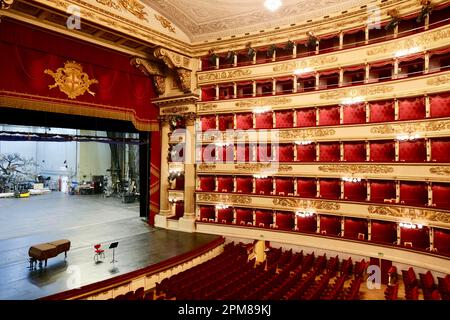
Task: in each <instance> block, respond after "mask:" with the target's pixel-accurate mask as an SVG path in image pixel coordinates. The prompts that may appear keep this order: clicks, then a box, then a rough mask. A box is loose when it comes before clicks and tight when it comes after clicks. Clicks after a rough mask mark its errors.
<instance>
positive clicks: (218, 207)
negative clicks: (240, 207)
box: [216, 203, 230, 210]
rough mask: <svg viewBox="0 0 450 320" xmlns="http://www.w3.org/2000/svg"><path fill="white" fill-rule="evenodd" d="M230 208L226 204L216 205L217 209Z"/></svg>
mask: <svg viewBox="0 0 450 320" xmlns="http://www.w3.org/2000/svg"><path fill="white" fill-rule="evenodd" d="M229 207H230V206H228V205H226V204H223V203H222V204H217V205H216V209H219V210H220V209H228V208H229Z"/></svg>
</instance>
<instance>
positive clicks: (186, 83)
mask: <svg viewBox="0 0 450 320" xmlns="http://www.w3.org/2000/svg"><path fill="white" fill-rule="evenodd" d="M191 73H192V72H191V71H190V70H187V69H181V68H179V69H177V75H178V80H179V81H180V85H181V90H183V92H184V93H189V92H191Z"/></svg>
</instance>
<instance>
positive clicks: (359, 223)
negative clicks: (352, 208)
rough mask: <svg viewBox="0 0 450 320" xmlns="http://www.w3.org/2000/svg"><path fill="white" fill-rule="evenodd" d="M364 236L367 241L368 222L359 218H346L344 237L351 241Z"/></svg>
mask: <svg viewBox="0 0 450 320" xmlns="http://www.w3.org/2000/svg"><path fill="white" fill-rule="evenodd" d="M360 233H362V234H363V235H364V239H360V240H367V233H368V229H367V220H365V219H357V218H345V221H344V237H346V238H351V239H359V234H360Z"/></svg>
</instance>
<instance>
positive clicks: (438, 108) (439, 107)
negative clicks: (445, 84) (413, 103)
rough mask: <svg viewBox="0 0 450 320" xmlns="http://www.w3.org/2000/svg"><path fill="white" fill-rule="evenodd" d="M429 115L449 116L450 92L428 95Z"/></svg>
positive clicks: (436, 116)
mask: <svg viewBox="0 0 450 320" xmlns="http://www.w3.org/2000/svg"><path fill="white" fill-rule="evenodd" d="M430 116H431V117H432V118H438V117H450V92H446V93H440V94H437V95H433V96H430Z"/></svg>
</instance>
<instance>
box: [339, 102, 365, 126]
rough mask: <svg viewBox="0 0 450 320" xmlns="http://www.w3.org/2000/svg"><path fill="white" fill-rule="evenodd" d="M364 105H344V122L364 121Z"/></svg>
mask: <svg viewBox="0 0 450 320" xmlns="http://www.w3.org/2000/svg"><path fill="white" fill-rule="evenodd" d="M365 122H366V105H365V104H364V103H362V104H357V105H350V106H345V107H344V124H352V123H365Z"/></svg>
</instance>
